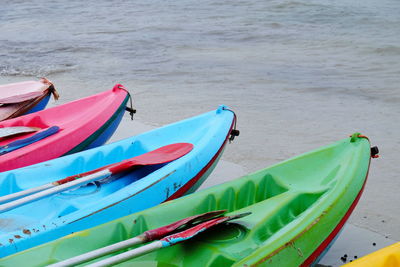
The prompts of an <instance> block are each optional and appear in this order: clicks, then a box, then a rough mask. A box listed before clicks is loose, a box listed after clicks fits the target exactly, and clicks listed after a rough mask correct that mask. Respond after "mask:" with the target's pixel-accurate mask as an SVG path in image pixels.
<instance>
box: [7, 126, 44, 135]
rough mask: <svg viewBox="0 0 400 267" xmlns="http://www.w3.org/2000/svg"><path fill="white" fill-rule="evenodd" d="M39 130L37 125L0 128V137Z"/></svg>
mask: <svg viewBox="0 0 400 267" xmlns="http://www.w3.org/2000/svg"><path fill="white" fill-rule="evenodd" d="M39 130H41V129H40V128H38V127H25V126H14V127H4V128H0V138H5V137H11V136H14V135H18V134H27V133H33V132H37V131H39Z"/></svg>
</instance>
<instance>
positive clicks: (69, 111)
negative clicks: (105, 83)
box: [0, 84, 134, 172]
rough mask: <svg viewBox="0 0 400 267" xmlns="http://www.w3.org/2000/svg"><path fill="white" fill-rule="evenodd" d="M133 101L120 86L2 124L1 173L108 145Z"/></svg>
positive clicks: (0, 125)
mask: <svg viewBox="0 0 400 267" xmlns="http://www.w3.org/2000/svg"><path fill="white" fill-rule="evenodd" d="M129 98H130V95H129V93H128V92H127V90H126V89H125V88H124V87H123V86H122V85H119V84H117V85H115V86H114V88H113V89H112V90H109V91H105V92H102V93H99V94H96V95H93V96H90V97H86V98H82V99H79V100H76V101H73V102H70V103H67V104H64V105H60V106H57V107H53V108H49V109H46V110H42V111H39V112H36V113H32V114H28V115H25V116H21V117H18V118H15V119H10V120H6V121H2V122H0V172H3V171H7V170H11V169H16V168H20V167H24V166H28V165H32V164H35V163H39V162H42V161H46V160H50V159H54V158H57V157H61V156H64V155H67V154H72V153H75V152H78V151H82V150H85V149H89V148H93V147H97V146H100V145H102V144H104V143H105V142H106V141H107V140H108V139H109V138H110V137H111V135H112V134H113V133H114V131H115V130H116V128H117V127H118V125H119V123H120V121H121V119H122V116H123V114H124V111H125V109H126V104H127V102H128V100H129ZM130 111H131V113H132V112H134V111H133V110H132V109H130ZM21 129H23V130H21ZM25 129H31V130H28V131H27V130H25ZM2 132H3V133H4V132H5V134H1V133H2Z"/></svg>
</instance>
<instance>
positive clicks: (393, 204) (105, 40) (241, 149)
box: [0, 0, 400, 266]
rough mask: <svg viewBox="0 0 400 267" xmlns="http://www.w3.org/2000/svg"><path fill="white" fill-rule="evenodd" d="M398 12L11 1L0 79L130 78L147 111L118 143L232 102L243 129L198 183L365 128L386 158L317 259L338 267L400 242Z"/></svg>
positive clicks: (80, 86) (318, 5) (254, 4)
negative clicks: (348, 259)
mask: <svg viewBox="0 0 400 267" xmlns="http://www.w3.org/2000/svg"><path fill="white" fill-rule="evenodd" d="M44 12H45V13H46V16H45V17H43V14H44ZM399 12H400V5H399V3H398V2H396V1H394V0H385V1H383V2H381V3H379V5H378V4H377V3H375V2H373V1H365V2H363V4H360V3H347V2H338V3H331V2H330V1H322V0H320V1H298V2H293V1H283V2H279V3H278V2H275V1H272V2H268V3H266V2H264V1H246V2H240V1H239V2H237V3H231V2H228V1H226V2H225V1H222V2H220V3H218V4H217V3H214V2H210V1H205V2H204V3H202V4H201V5H199V4H198V3H195V2H194V1H188V2H185V3H174V2H168V3H163V4H160V2H158V1H149V2H148V3H139V2H134V1H133V2H132V3H122V2H121V3H117V4H111V3H108V2H107V1H88V4H87V5H85V6H82V5H81V4H80V3H79V1H68V2H64V1H54V2H51V3H47V2H45V1H40V0H37V1H35V6H32V5H29V4H28V3H27V1H20V2H18V3H14V2H13V1H7V3H6V4H5V5H4V7H3V8H2V10H1V11H0V33H1V37H0V59H1V61H0V84H5V83H11V82H17V81H23V80H29V79H36V78H35V77H40V76H46V77H47V78H49V79H50V80H52V81H53V82H54V83H55V85H56V87H57V89H58V91H59V93H60V95H61V98H60V100H59V101H58V102H54V101H52V102H51V103H50V104H49V106H55V105H59V104H62V103H66V102H68V101H72V100H75V99H78V98H80V97H84V96H88V95H91V94H94V93H97V92H101V91H103V90H107V89H110V88H112V86H113V85H114V84H115V83H122V84H123V85H124V86H125V87H126V88H128V90H129V91H130V92H131V94H132V96H133V99H134V106H135V108H136V109H137V114H136V115H135V117H134V121H130V120H129V117H128V115H125V117H124V119H123V121H122V123H121V125H120V127H119V128H118V130H117V132H116V134H115V135H114V136H113V137H112V139H111V140H110V142H112V141H116V140H120V139H122V138H126V137H129V136H131V135H134V134H137V133H140V132H144V131H147V130H149V129H153V128H155V127H159V126H162V125H165V124H168V123H172V122H174V121H177V120H181V119H184V118H187V117H191V116H194V115H197V114H200V113H203V112H206V111H209V110H212V109H215V108H216V107H217V106H218V105H220V104H225V105H227V106H229V107H230V108H231V109H233V110H234V111H235V112H236V113H237V116H238V129H239V130H240V131H241V135H240V136H239V137H238V138H237V139H236V140H235V142H234V143H232V144H230V145H229V146H228V147H227V149H226V151H225V152H224V155H223V157H222V159H221V162H220V163H219V165H218V166H217V168H216V169H215V171H214V172H213V173H212V174H211V176H210V177H209V179H208V180H207V181H206V182H205V183H204V184H203V186H202V187H201V188H200V190H201V189H203V188H207V187H210V186H213V185H216V184H220V183H222V182H225V181H229V180H232V179H234V178H237V177H239V176H241V175H243V174H247V173H250V172H254V171H256V170H259V169H262V168H265V167H267V166H270V165H272V164H275V163H277V162H280V161H282V160H285V159H288V158H290V157H293V156H295V155H298V154H301V153H304V152H307V151H309V150H312V149H315V148H318V147H320V146H324V145H327V144H329V143H332V142H335V141H337V140H340V139H343V138H346V137H347V136H349V135H350V134H352V133H354V132H361V133H363V134H365V135H367V136H368V137H369V138H370V140H371V143H372V145H377V146H378V147H379V149H380V151H381V152H380V158H379V159H374V160H373V161H372V163H371V169H370V173H369V177H368V181H367V184H366V187H365V191H364V193H363V195H362V197H361V199H360V202H359V204H358V206H357V207H356V209H355V211H354V212H353V214H352V216H351V217H350V219H349V221H348V224H347V226H346V227H345V229H344V230H343V232H342V233H341V235H340V237H339V238H338V240H337V242H336V243H335V245H334V246H333V247H332V248H331V250H330V251H329V253H328V254H327V255H326V256H325V257H324V258H323V259H322V261H321V262H320V263H321V264H322V265H327V266H339V265H340V264H342V263H343V262H342V261H341V260H340V257H342V256H343V255H344V254H348V255H350V256H352V257H353V256H358V257H360V256H362V255H364V254H367V253H369V252H372V251H374V250H376V249H378V248H381V247H384V246H386V245H388V244H391V243H393V242H397V241H400V230H399V227H398V226H399V225H400V215H399V212H398V211H399V204H398V203H400V194H399V193H398V190H399V188H400V179H399V178H398V173H399V172H400V164H399V158H398V152H399V151H400V138H399V136H398V132H399V129H400V126H399V125H400V116H399V114H400V88H399V84H400V46H399V44H400V28H399V27H398V25H399V23H400V17H399V16H398V14H399ZM373 243H376V245H375V246H373V245H372V244H373Z"/></svg>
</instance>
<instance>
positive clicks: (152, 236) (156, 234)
mask: <svg viewBox="0 0 400 267" xmlns="http://www.w3.org/2000/svg"><path fill="white" fill-rule="evenodd" d="M225 212H226V210H216V211H210V212H206V213H202V214H197V215H194V216H190V217H187V218H185V219H182V220H179V221H177V222H174V223H171V224H169V225H166V226H162V227H159V228H157V229H152V230H148V231H146V232H144V233H143V234H142V235H143V236H144V237H145V242H149V241H153V240H157V239H161V238H163V237H164V236H167V235H169V234H172V232H175V231H176V230H178V229H180V228H183V227H188V226H192V225H193V224H197V223H200V222H204V221H208V220H210V219H212V218H214V217H217V216H220V215H222V214H224V213H225Z"/></svg>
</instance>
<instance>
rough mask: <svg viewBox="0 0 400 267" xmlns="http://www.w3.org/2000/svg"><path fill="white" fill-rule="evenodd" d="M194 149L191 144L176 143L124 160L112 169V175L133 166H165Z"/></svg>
mask: <svg viewBox="0 0 400 267" xmlns="http://www.w3.org/2000/svg"><path fill="white" fill-rule="evenodd" d="M192 149H193V144H190V143H175V144H171V145H166V146H163V147H160V148H158V149H156V150H152V151H150V152H147V153H145V154H142V155H139V156H137V157H135V158H133V159H128V160H124V161H122V162H121V163H118V164H115V165H114V166H112V167H110V168H109V170H110V172H111V173H113V174H114V173H118V172H122V171H125V170H127V169H129V168H131V167H133V166H145V165H155V164H163V163H167V162H171V161H173V160H176V159H178V158H180V157H182V156H184V155H186V154H187V153H189V152H190V151H191V150H192Z"/></svg>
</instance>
